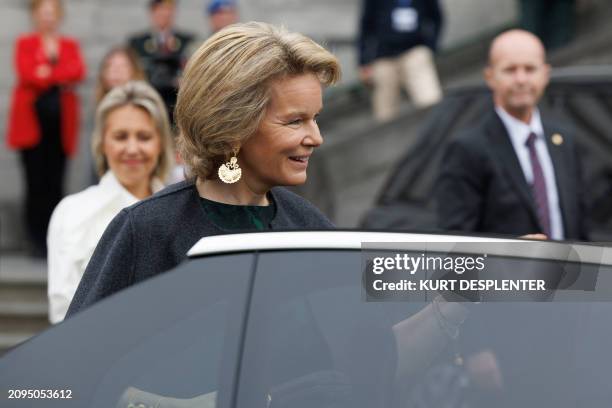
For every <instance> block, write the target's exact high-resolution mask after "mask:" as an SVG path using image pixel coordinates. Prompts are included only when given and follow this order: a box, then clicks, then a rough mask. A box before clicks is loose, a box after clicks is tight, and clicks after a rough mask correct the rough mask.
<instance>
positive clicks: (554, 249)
mask: <svg viewBox="0 0 612 408" xmlns="http://www.w3.org/2000/svg"><path fill="white" fill-rule="evenodd" d="M423 243H435V244H436V248H435V249H437V250H439V249H440V248H441V245H442V244H448V246H446V247H445V246H443V245H442V248H444V249H446V250H455V251H460V252H461V253H474V254H478V253H482V252H483V251H480V250H479V248H474V246H473V245H469V244H470V243H482V244H487V243H489V244H496V243H497V244H512V245H503V246H502V245H494V246H490V247H488V248H486V253H487V255H494V256H510V257H518V258H533V259H550V260H560V261H571V262H582V263H591V264H600V265H612V249H611V248H609V247H607V246H603V245H592V244H573V243H564V242H555V241H525V240H519V239H504V238H488V237H472V236H461V235H443V234H427V233H405V232H374V231H333V230H330V231H281V232H276V231H275V232H273V231H268V232H264V233H258V232H255V233H242V234H228V235H214V236H209V237H204V238H201V239H200V240H199V241H198V242H197V243H196V244H195V245H194V246H193V247H192V248H191V249H190V250H189V252H188V253H187V255H188V256H189V257H198V256H208V255H218V254H223V253H234V252H250V251H272V250H274V251H281V250H292V249H293V250H309V249H311V250H315V249H331V250H333V249H360V250H361V249H364V248H368V249H391V250H393V249H395V250H424V249H426V248H423V246H422V245H415V244H423ZM462 243H467V244H468V245H467V246H461V244H462ZM398 244H401V245H398ZM516 244H520V245H516ZM458 245H459V246H458ZM432 249H433V248H432Z"/></svg>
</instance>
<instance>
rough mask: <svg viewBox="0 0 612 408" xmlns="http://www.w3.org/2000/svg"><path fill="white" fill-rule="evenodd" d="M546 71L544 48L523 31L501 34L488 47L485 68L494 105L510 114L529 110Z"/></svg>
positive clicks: (540, 90)
mask: <svg viewBox="0 0 612 408" xmlns="http://www.w3.org/2000/svg"><path fill="white" fill-rule="evenodd" d="M549 74H550V66H549V65H548V64H546V62H545V52H544V48H543V47H542V45H541V43H539V41H538V40H537V39H535V38H532V37H531V36H530V35H527V34H525V33H514V34H511V33H508V34H506V35H504V34H502V36H501V37H499V38H498V39H497V40H496V42H495V43H494V44H493V46H492V48H491V55H490V61H489V66H488V67H487V68H486V69H485V79H486V81H487V84H488V85H489V88H490V89H491V91H493V98H494V101H495V104H496V105H497V106H501V107H502V108H504V109H505V110H506V111H507V112H509V113H511V114H514V113H519V114H522V113H525V112H531V110H532V109H533V108H534V107H535V106H536V105H537V103H538V101H539V100H540V98H541V96H542V94H543V93H544V89H545V88H546V86H547V85H548V79H549Z"/></svg>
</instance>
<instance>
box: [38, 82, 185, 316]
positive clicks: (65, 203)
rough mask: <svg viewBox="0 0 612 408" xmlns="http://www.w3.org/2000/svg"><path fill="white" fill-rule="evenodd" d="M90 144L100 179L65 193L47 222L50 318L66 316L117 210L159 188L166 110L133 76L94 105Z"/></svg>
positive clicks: (165, 163)
mask: <svg viewBox="0 0 612 408" xmlns="http://www.w3.org/2000/svg"><path fill="white" fill-rule="evenodd" d="M92 149H93V154H94V157H95V160H96V167H97V170H98V174H99V175H100V176H101V177H102V178H101V179H100V183H99V184H97V185H95V186H91V187H89V188H87V189H86V190H84V191H81V192H79V193H76V194H73V195H70V196H68V197H65V198H64V199H63V200H62V201H61V202H60V203H59V204H58V205H57V207H56V208H55V210H54V212H53V215H52V217H51V221H50V224H49V232H48V235H47V245H48V268H49V270H48V273H49V278H48V295H49V320H50V321H51V322H52V323H57V322H60V321H61V320H63V319H64V316H65V315H66V311H67V310H68V306H69V305H70V302H71V300H72V297H73V296H74V292H75V291H76V288H77V286H78V284H79V281H80V280H81V277H82V276H83V272H84V271H85V267H86V266H87V263H88V262H89V259H90V258H91V255H92V254H93V251H94V249H95V248H96V244H97V243H98V241H99V239H100V237H101V236H102V233H103V232H104V230H105V229H106V227H107V225H108V224H109V223H110V221H111V220H112V219H113V218H114V217H115V215H117V214H118V213H119V211H121V209H122V208H124V207H128V206H130V205H132V204H134V203H136V202H137V201H139V200H142V199H144V198H146V197H149V196H150V195H152V194H153V193H155V192H156V191H158V190H160V189H161V188H162V187H163V181H164V180H165V178H166V176H167V174H168V170H169V169H170V167H171V162H172V157H173V156H172V136H171V132H170V124H169V122H168V113H167V112H166V109H165V107H164V104H163V102H162V100H161V98H160V97H159V95H158V94H157V92H156V91H155V90H154V89H153V88H152V87H151V86H149V85H147V84H146V83H145V82H142V81H132V82H128V83H127V84H125V85H123V86H119V87H117V88H115V89H113V90H112V91H111V92H109V93H108V94H107V95H106V96H105V97H104V99H102V101H101V102H100V104H99V105H98V108H97V110H96V119H95V127H94V134H93V138H92Z"/></svg>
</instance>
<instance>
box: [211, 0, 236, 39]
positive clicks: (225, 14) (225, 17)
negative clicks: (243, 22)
mask: <svg viewBox="0 0 612 408" xmlns="http://www.w3.org/2000/svg"><path fill="white" fill-rule="evenodd" d="M206 11H207V12H208V24H209V26H210V30H211V32H213V33H216V32H217V31H219V30H221V29H222V28H225V27H227V26H228V25H231V24H234V23H237V22H238V7H237V4H236V2H235V1H234V0H212V1H211V2H210V3H209V4H208V7H207V8H206Z"/></svg>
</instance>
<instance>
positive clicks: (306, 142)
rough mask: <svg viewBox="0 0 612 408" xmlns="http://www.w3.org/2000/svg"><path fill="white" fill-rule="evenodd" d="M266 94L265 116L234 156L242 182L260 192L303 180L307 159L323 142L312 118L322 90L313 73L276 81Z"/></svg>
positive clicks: (316, 111) (320, 99) (318, 106)
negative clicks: (235, 156)
mask: <svg viewBox="0 0 612 408" xmlns="http://www.w3.org/2000/svg"><path fill="white" fill-rule="evenodd" d="M270 94H271V95H270V96H271V97H270V103H269V105H268V108H267V110H266V114H265V117H264V118H263V120H262V122H261V124H260V125H259V128H258V129H257V131H256V132H255V134H254V135H253V136H252V137H250V138H249V139H248V140H247V141H246V142H245V143H244V144H243V145H242V146H241V149H240V153H239V155H238V164H239V165H240V167H241V168H242V175H243V177H244V178H245V181H246V182H247V183H249V184H250V185H251V186H252V187H254V188H256V189H258V190H261V191H267V190H269V189H270V188H272V187H274V186H293V185H298V184H303V183H304V182H306V169H307V168H308V159H309V157H310V155H311V154H312V152H313V150H314V149H315V147H318V146H319V145H321V143H323V138H322V137H321V133H320V132H319V126H318V125H317V121H316V120H317V116H318V114H319V111H320V110H321V108H322V107H323V102H322V89H321V83H320V82H319V80H318V79H317V77H316V76H315V75H313V74H304V75H299V76H294V77H288V78H283V79H280V80H276V81H274V82H273V83H272V85H271V87H270Z"/></svg>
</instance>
